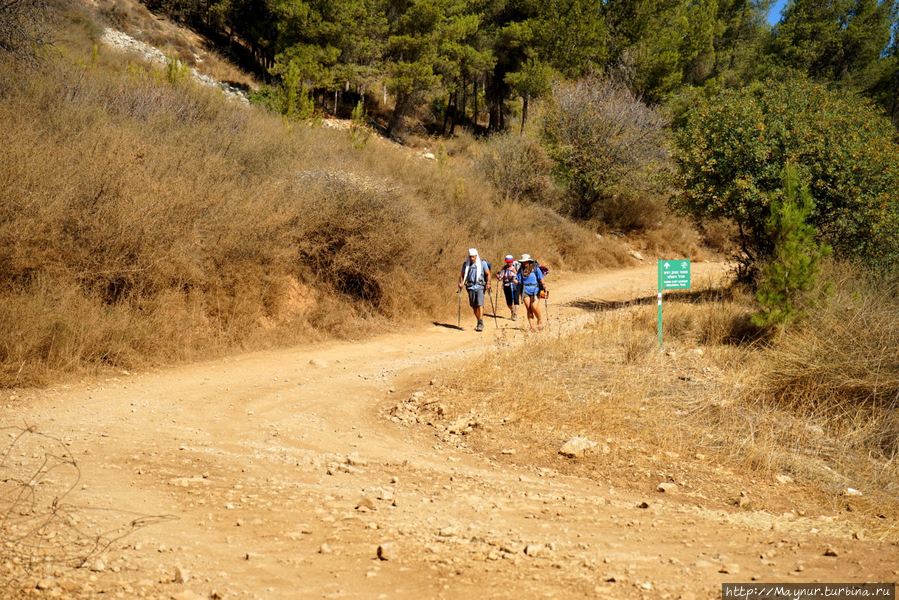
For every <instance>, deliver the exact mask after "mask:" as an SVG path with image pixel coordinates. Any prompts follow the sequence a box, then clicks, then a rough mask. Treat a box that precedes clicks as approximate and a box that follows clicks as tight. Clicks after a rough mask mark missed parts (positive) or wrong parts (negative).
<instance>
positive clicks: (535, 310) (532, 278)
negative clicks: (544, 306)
mask: <svg viewBox="0 0 899 600" xmlns="http://www.w3.org/2000/svg"><path fill="white" fill-rule="evenodd" d="M518 262H520V263H521V268H520V269H519V270H518V284H519V285H520V286H521V302H522V304H524V307H525V308H526V309H527V311H528V326H529V327H530V330H531V331H536V330H537V329H543V314H542V313H541V312H540V290H545V289H547V288H546V284H544V283H543V271H541V270H540V267H538V266H537V263H536V262H535V261H534V260H533V259H532V258H531V255H530V254H522V255H521V258H519V259H518ZM534 319H536V320H537V329H534V323H533V321H534Z"/></svg>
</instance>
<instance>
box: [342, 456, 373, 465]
mask: <svg viewBox="0 0 899 600" xmlns="http://www.w3.org/2000/svg"><path fill="white" fill-rule="evenodd" d="M346 464H348V465H350V466H351V467H367V466H368V461H367V460H365V459H364V458H360V457H359V456H358V455H356V454H350V455H348V456H347V457H346Z"/></svg>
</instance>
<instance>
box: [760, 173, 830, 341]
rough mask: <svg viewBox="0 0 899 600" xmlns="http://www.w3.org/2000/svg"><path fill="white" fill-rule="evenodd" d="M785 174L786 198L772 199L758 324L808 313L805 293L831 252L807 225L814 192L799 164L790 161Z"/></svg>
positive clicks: (781, 321)
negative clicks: (770, 245)
mask: <svg viewBox="0 0 899 600" xmlns="http://www.w3.org/2000/svg"><path fill="white" fill-rule="evenodd" d="M781 174H782V177H783V179H782V182H783V198H782V199H778V198H777V197H776V196H775V197H772V198H771V215H770V216H769V218H768V223H767V228H766V233H767V235H768V237H769V238H770V239H771V240H772V243H773V246H774V252H773V255H772V257H771V260H770V261H768V263H767V264H765V265H764V267H763V268H762V271H761V279H760V281H759V286H758V291H757V292H756V300H757V301H758V303H759V305H760V306H761V311H759V312H758V313H756V314H755V315H753V319H752V320H753V322H755V323H756V324H757V325H781V326H785V325H787V324H789V323H790V322H791V321H793V320H795V319H796V318H798V317H802V316H804V315H805V311H804V308H806V307H807V306H808V305H809V304H810V299H809V298H808V297H806V296H805V294H807V293H808V292H809V291H811V290H812V288H813V287H814V286H815V283H816V282H817V279H818V274H819V272H820V270H821V260H822V259H823V258H824V257H825V256H827V255H829V254H830V253H831V248H830V246H828V245H827V244H820V245H819V244H818V243H817V242H816V241H815V234H816V232H815V228H814V227H812V226H811V225H809V224H808V222H807V219H808V218H809V217H810V216H811V214H812V204H813V203H812V195H811V192H810V191H809V188H808V186H805V185H803V186H802V187H800V185H799V175H798V174H797V171H796V166H795V165H792V164H787V165H786V166H785V167H784V168H783V171H781Z"/></svg>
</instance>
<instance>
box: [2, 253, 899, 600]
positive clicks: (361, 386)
mask: <svg viewBox="0 0 899 600" xmlns="http://www.w3.org/2000/svg"><path fill="white" fill-rule="evenodd" d="M693 269H694V271H693V277H694V280H696V279H697V278H699V277H701V276H702V275H703V274H704V273H705V272H718V271H720V270H721V267H720V266H719V265H712V264H704V263H694V265H693ZM557 277H559V276H558V275H557ZM559 279H561V281H557V282H556V283H555V285H554V286H553V303H554V304H553V306H552V307H551V310H552V315H551V316H552V318H553V323H554V326H555V327H561V326H565V324H569V325H570V324H573V323H576V322H577V321H578V320H579V319H581V320H582V319H585V318H589V315H588V314H587V313H585V312H584V311H582V310H580V309H577V308H574V307H570V306H565V305H566V304H569V303H570V302H571V301H573V300H576V299H582V300H588V299H589V300H626V299H632V298H636V297H651V296H653V295H654V294H655V274H654V269H653V268H650V267H646V268H640V269H633V270H629V271H619V272H616V273H606V274H597V275H592V276H579V277H577V278H573V277H570V278H565V277H559ZM501 314H505V311H503V312H502V313H501ZM445 321H446V324H448V325H455V321H456V314H455V312H453V314H451V315H447V316H446V319H445ZM462 322H463V326H464V327H467V329H466V330H465V331H456V330H454V329H453V328H451V327H446V326H442V325H439V324H435V325H426V326H421V327H419V328H413V329H411V330H409V331H408V332H404V333H395V334H390V335H385V336H382V337H378V338H376V339H372V340H370V341H366V342H363V343H329V344H322V345H315V346H310V347H307V348H298V349H295V350H293V351H286V352H271V353H260V354H251V355H245V356H239V357H235V358H231V359H227V360H221V361H215V362H209V363H203V364H193V365H189V366H186V367H183V368H178V369H171V370H165V371H160V372H154V373H146V374H126V373H122V374H121V375H119V376H117V377H113V378H106V379H104V380H99V381H84V382H82V383H81V384H78V385H68V386H59V387H55V388H52V389H48V390H40V391H30V390H20V391H16V392H14V393H10V392H4V393H3V395H2V396H0V415H2V423H3V424H4V425H5V426H7V427H9V428H8V429H6V430H4V431H3V432H2V433H4V434H5V437H4V443H5V446H4V449H5V450H8V454H7V455H6V457H5V459H4V462H3V469H4V471H3V475H4V476H3V477H2V479H4V480H5V482H4V483H3V486H4V487H2V488H0V489H2V492H3V495H2V496H0V498H2V499H5V501H6V502H7V503H9V502H10V498H19V497H21V492H22V490H26V491H27V492H28V495H27V498H28V499H29V502H30V500H31V499H34V501H35V502H36V505H35V506H36V512H37V513H42V514H45V515H49V516H48V519H47V520H48V521H49V524H47V525H45V526H43V528H41V527H39V526H38V525H36V523H37V521H35V520H34V519H33V518H29V517H27V516H26V515H23V514H21V513H23V512H26V511H19V510H18V508H21V507H22V505H23V503H22V502H19V503H18V504H17V507H18V508H17V509H16V510H13V511H10V510H8V509H7V506H8V505H9V504H7V505H6V506H4V511H5V515H6V517H5V519H6V522H5V523H4V524H3V525H4V527H5V528H4V529H3V530H2V531H3V534H4V535H5V538H6V541H7V546H6V551H5V552H6V560H4V561H3V562H4V563H5V564H3V565H2V567H0V575H2V576H3V577H4V579H6V580H7V582H8V584H7V585H6V587H4V588H0V593H3V594H5V595H6V596H7V597H28V596H34V597H56V598H60V597H61V598H96V597H104V598H106V597H112V598H138V597H139V598H165V599H169V598H176V599H179V600H188V599H191V598H210V597H212V598H344V597H345V598H476V597H478V598H517V599H527V598H544V597H556V598H580V597H586V598H592V597H600V598H606V597H608V598H718V597H720V595H721V584H722V583H723V582H748V581H760V582H790V583H799V582H843V581H846V582H849V581H857V582H863V581H868V582H891V581H895V580H896V574H897V570H899V553H897V552H896V550H895V548H894V547H892V546H888V545H884V544H881V543H878V542H875V541H867V540H857V539H851V538H850V537H848V536H846V535H845V534H844V533H843V532H842V530H840V529H839V528H837V527H836V526H835V525H834V523H833V522H832V521H833V519H832V518H830V520H828V518H825V519H823V520H822V519H820V518H818V517H817V516H813V515H810V516H808V517H796V516H795V515H774V514H768V513H764V512H759V511H755V512H752V513H749V512H746V511H740V510H727V509H724V508H721V509H720V510H716V509H712V508H709V507H700V506H697V505H696V503H694V502H692V501H691V500H690V499H689V498H688V497H683V496H681V497H678V496H677V495H673V496H668V495H664V494H654V495H647V494H646V493H645V492H640V491H633V490H628V489H624V488H615V489H613V488H611V487H610V486H609V485H608V484H607V483H603V482H598V483H597V482H595V481H591V480H588V479H582V478H577V477H570V476H565V475H562V474H560V473H557V472H555V471H553V470H550V469H545V468H543V469H537V468H533V467H531V466H530V465H529V464H528V459H527V457H526V456H517V457H515V459H514V460H512V461H509V462H503V463H500V462H498V461H495V460H493V459H491V458H489V457H485V456H481V455H478V454H476V453H474V452H470V451H467V450H466V449H464V448H461V449H460V448H458V447H454V446H449V445H446V444H442V443H441V440H440V438H439V436H437V435H436V432H435V429H434V428H432V427H429V426H428V425H427V424H424V423H423V424H415V425H409V424H408V423H403V422H396V420H391V419H390V413H389V408H390V407H391V406H394V405H396V404H397V402H398V401H402V400H405V399H408V398H410V397H411V396H412V395H413V394H416V396H415V397H416V398H417V399H418V401H419V403H422V402H426V401H427V398H428V394H429V393H431V392H430V389H429V388H430V386H429V382H430V379H431V378H432V377H433V373H434V372H435V369H436V368H437V367H441V366H447V365H452V364H461V363H463V362H470V361H472V360H476V359H477V357H478V355H479V353H480V352H482V350H483V349H484V348H486V347H488V346H490V345H491V344H493V343H494V342H495V339H496V337H497V336H498V335H501V333H502V332H501V331H499V330H497V329H495V328H494V323H493V321H492V319H488V320H487V325H488V328H487V330H486V331H485V332H484V333H480V334H479V333H476V332H474V331H473V329H472V326H473V318H472V317H471V316H470V311H467V310H464V311H463V320H462ZM500 325H501V326H503V327H505V328H509V327H511V326H512V325H513V323H512V322H511V321H508V320H504V321H500ZM515 335H521V336H523V335H525V334H523V333H521V334H517V333H514V334H512V335H511V337H512V338H514V336H515ZM537 335H543V334H542V333H541V334H537ZM506 337H507V338H509V337H510V335H509V332H506ZM26 425H28V426H33V427H34V432H25V433H22V431H21V428H22V427H25V426H26ZM39 434H41V435H39ZM58 442H61V443H64V444H65V446H66V447H65V448H62V446H60V445H59V444H58ZM48 453H52V454H53V455H54V456H57V457H59V458H52V457H51V458H50V459H49V462H47V461H48V459H47V455H48ZM671 460H674V459H671ZM72 462H74V463H76V465H77V470H76V469H75V468H74V467H73V466H72V465H71V463H72ZM47 464H49V465H50V466H54V465H55V468H51V469H49V470H48V468H47V466H44V467H43V469H42V465H47ZM34 474H38V476H37V477H36V478H35V479H34V480H33V481H32V483H31V484H30V485H23V484H22V482H25V483H27V482H28V481H29V480H30V479H31V478H32V477H33V476H34ZM784 490H785V491H784V493H785V494H786V493H789V492H788V491H787V488H784ZM66 492H67V493H66ZM16 494H18V495H16ZM54 499H58V500H57V501H56V504H55V505H54V503H53V501H54ZM51 517H52V518H51ZM29 519H30V520H29ZM15 535H19V537H15ZM98 541H99V542H100V543H101V548H102V545H105V544H106V543H107V542H111V544H110V545H109V547H108V548H107V549H106V550H104V551H102V552H101V551H99V548H97V549H94V548H93V547H92V546H89V545H84V544H90V543H91V542H98ZM79 544H81V545H79ZM38 546H39V547H38ZM81 556H87V557H88V558H87V561H86V563H85V565H84V567H83V568H80V569H77V570H73V569H69V568H64V567H61V566H58V565H56V566H54V565H53V564H49V565H45V564H44V562H42V561H43V560H44V559H47V558H51V559H55V560H59V559H61V558H66V557H70V558H76V559H77V558H78V557H81ZM28 561H31V562H32V563H33V564H32V566H31V567H28V568H27V569H26V567H27V566H28V565H27V563H28ZM26 571H27V572H26Z"/></svg>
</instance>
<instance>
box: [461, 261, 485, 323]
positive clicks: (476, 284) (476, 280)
mask: <svg viewBox="0 0 899 600" xmlns="http://www.w3.org/2000/svg"><path fill="white" fill-rule="evenodd" d="M462 286H465V288H466V289H467V290H468V305H469V306H470V307H471V308H472V310H474V316H475V318H476V319H477V320H478V324H477V326H475V328H474V330H475V331H484V290H485V289H486V290H487V292H488V293H489V292H490V263H489V262H487V261H486V260H481V256H480V255H479V254H478V250H477V248H469V249H468V260H467V261H465V264H464V265H462V275H461V276H460V277H459V289H460V290H461V289H462Z"/></svg>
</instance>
